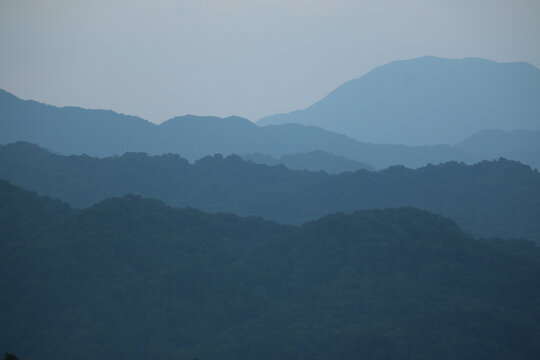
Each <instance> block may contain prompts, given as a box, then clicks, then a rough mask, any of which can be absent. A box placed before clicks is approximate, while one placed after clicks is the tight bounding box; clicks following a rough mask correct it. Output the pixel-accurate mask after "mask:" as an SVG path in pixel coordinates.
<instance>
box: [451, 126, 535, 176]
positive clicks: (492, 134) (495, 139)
mask: <svg viewBox="0 0 540 360" xmlns="http://www.w3.org/2000/svg"><path fill="white" fill-rule="evenodd" d="M455 147H456V148H458V149H461V150H464V151H467V152H468V153H470V154H475V155H476V156H477V157H480V158H482V159H487V160H491V159H498V158H499V157H505V158H508V159H519V160H520V161H521V162H523V163H526V164H528V165H531V166H532V167H534V168H536V169H540V131H528V130H512V131H502V130H484V131H481V132H479V133H477V134H474V135H473V136H471V137H468V138H467V139H465V140H463V141H460V142H459V143H457V144H456V145H455Z"/></svg>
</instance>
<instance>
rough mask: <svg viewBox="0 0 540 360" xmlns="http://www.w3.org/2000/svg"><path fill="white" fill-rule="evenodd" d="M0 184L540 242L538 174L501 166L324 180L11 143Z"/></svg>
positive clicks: (209, 160) (236, 163)
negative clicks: (432, 217)
mask: <svg viewBox="0 0 540 360" xmlns="http://www.w3.org/2000/svg"><path fill="white" fill-rule="evenodd" d="M0 178H4V179H7V180H9V181H11V182H13V183H14V184H17V185H20V186H23V187H24V188H27V189H30V190H33V191H37V192H38V193H39V194H42V195H49V196H51V197H53V198H58V199H61V200H63V201H66V202H68V203H69V204H71V205H73V206H77V207H85V206H89V205H92V204H95V203H97V202H99V201H101V200H103V199H105V198H107V197H110V196H122V195H125V194H129V193H133V194H140V195H142V196H145V197H151V198H156V199H160V200H163V201H165V202H166V203H167V204H170V205H174V206H181V207H184V206H192V207H195V208H199V209H202V210H208V211H223V212H228V213H234V214H238V215H257V216H262V217H264V218H266V219H269V220H275V221H278V222H283V223H293V224H300V223H302V222H305V221H308V220H313V219H316V218H319V217H321V216H324V215H327V214H329V213H333V212H338V211H344V212H353V211H356V210H360V209H366V208H386V207H399V206H413V207H418V208H421V209H425V210H429V211H433V212H436V213H440V214H442V215H444V216H447V217H450V218H451V219H453V220H454V221H456V222H457V223H458V224H459V225H460V226H462V228H463V229H464V230H465V231H467V232H471V233H472V234H473V235H475V236H500V237H505V238H511V237H523V238H526V239H529V240H535V241H540V221H539V219H540V174H538V172H537V171H535V170H531V168H529V167H528V166H525V165H522V164H520V163H518V162H515V161H507V160H504V159H500V160H498V161H483V162H480V163H478V164H476V165H472V166H469V165H465V164H462V163H456V162H450V163H446V164H442V165H437V166H433V165H430V166H426V167H424V168H420V169H417V170H411V169H407V168H404V167H399V166H395V167H390V168H388V169H386V170H383V171H379V172H370V171H365V170H360V171H357V172H355V173H342V174H339V175H328V174H325V173H313V172H308V171H291V170H289V169H287V168H285V167H284V166H275V167H271V166H264V165H258V164H252V163H249V162H246V161H243V160H242V159H240V158H239V157H236V156H230V157H227V158H223V157H222V156H220V155H216V156H213V157H206V158H203V159H201V160H199V161H197V162H196V163H195V164H190V163H189V162H188V161H187V160H184V159H182V158H181V157H179V156H177V155H170V154H169V155H163V156H148V155H146V154H142V153H128V154H125V155H123V156H120V157H110V158H104V159H99V158H92V157H88V156H59V155H54V154H51V153H49V152H47V151H45V150H43V149H41V148H39V147H37V146H35V145H30V144H26V143H17V144H12V145H7V146H0Z"/></svg>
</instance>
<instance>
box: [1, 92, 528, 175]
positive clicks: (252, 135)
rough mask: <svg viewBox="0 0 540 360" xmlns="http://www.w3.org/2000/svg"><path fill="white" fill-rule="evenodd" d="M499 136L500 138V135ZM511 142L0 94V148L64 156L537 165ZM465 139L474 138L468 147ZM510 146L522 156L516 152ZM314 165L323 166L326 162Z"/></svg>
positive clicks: (383, 165) (517, 141) (381, 165)
mask: <svg viewBox="0 0 540 360" xmlns="http://www.w3.org/2000/svg"><path fill="white" fill-rule="evenodd" d="M497 136H498V137H499V138H500V137H501V136H503V137H504V136H505V135H504V133H498V135H497ZM511 136H512V138H513V139H514V140H512V141H507V142H499V144H505V145H503V146H499V147H496V148H493V146H492V145H491V143H493V140H489V139H487V138H489V136H487V137H486V136H483V137H481V138H478V142H477V144H475V145H463V146H450V145H444V144H443V145H434V146H417V147H415V146H404V145H393V144H387V145H374V144H368V143H362V142H359V141H357V140H354V139H352V138H351V137H348V136H346V135H341V134H338V133H333V132H329V131H326V130H323V129H320V128H317V127H314V126H304V125H299V124H284V125H275V126H274V125H272V126H265V127H260V126H258V125H257V124H254V123H252V122H250V121H249V120H247V119H243V118H239V117H229V118H224V119H222V118H218V117H211V116H206V117H200V116H192V115H187V116H181V117H176V118H174V119H171V120H168V121H166V122H164V123H162V124H160V125H155V124H153V123H150V122H148V121H146V120H143V119H141V118H138V117H134V116H127V115H122V114H118V113H115V112H112V111H105V110H87V109H82V108H76V107H64V108H58V107H54V106H50V105H45V104H41V103H38V102H35V101H29V100H21V99H19V98H17V97H15V96H14V95H12V94H10V93H8V92H5V91H2V90H0V143H3V144H7V143H11V142H16V141H27V142H31V143H35V144H38V145H40V146H43V147H45V148H47V149H50V150H52V151H55V152H58V153H61V154H65V155H70V154H88V155H91V156H100V157H105V156H112V155H122V154H124V153H126V152H146V153H148V154H166V153H176V154H179V155H181V156H182V157H184V158H186V159H188V160H189V161H195V160H197V159H199V158H202V157H204V156H207V155H213V154H216V153H221V154H224V155H228V154H253V153H259V154H263V155H268V156H271V157H276V158H279V157H281V156H289V155H290V156H292V155H299V154H305V153H312V154H311V155H310V156H311V157H312V158H313V156H314V155H316V153H314V152H317V151H323V152H325V153H328V154H331V155H336V156H341V157H345V158H347V159H349V160H352V161H354V162H358V163H362V164H364V165H367V166H371V167H374V168H376V169H384V168H386V167H388V166H392V165H404V166H406V167H409V168H418V167H421V166H425V165H427V164H429V163H432V164H439V163H443V162H447V161H464V162H466V163H474V162H476V161H480V160H482V159H484V158H485V157H484V156H483V155H485V154H488V155H490V156H489V157H487V158H485V159H489V160H492V159H497V158H499V157H506V158H508V159H512V160H519V161H522V162H524V163H526V164H529V165H532V166H535V167H538V161H537V159H538V157H537V156H535V154H536V149H537V146H536V142H533V143H532V145H531V146H530V147H529V148H523V146H522V144H523V143H524V142H523V141H521V140H520V137H521V136H523V137H525V138H530V137H531V136H530V135H528V134H527V132H525V131H523V132H521V133H514V134H513V135H511ZM471 141H474V140H470V141H469V143H470V142H471ZM496 141H497V140H496ZM484 142H487V145H486V146H487V147H488V149H484ZM497 142H498V141H497ZM529 142H530V141H529ZM516 145H517V146H518V147H520V150H518V151H516V150H515V146H516ZM319 155H321V154H319ZM304 157H305V156H304ZM297 158H298V157H297ZM306 161H307V159H306ZM315 162H318V163H324V162H325V160H324V159H318V160H317V161H315ZM293 168H304V169H311V170H325V171H327V172H333V171H334V170H332V169H331V167H328V168H324V167H321V168H319V169H318V168H317V167H315V168H314V167H313V166H312V165H309V164H307V163H306V164H296V165H295V166H294V167H293Z"/></svg>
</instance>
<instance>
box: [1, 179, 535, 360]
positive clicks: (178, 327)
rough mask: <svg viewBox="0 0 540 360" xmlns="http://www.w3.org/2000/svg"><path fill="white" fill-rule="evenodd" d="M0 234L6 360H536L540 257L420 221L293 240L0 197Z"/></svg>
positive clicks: (148, 208)
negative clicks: (9, 357)
mask: <svg viewBox="0 0 540 360" xmlns="http://www.w3.org/2000/svg"><path fill="white" fill-rule="evenodd" d="M44 215H45V217H44ZM0 227H1V229H2V237H1V238H0V239H1V240H0V272H1V274H2V276H1V277H0V287H1V289H2V296H1V297H0V301H1V306H0V323H1V324H2V326H1V327H0V348H2V349H6V351H9V352H12V353H15V354H17V355H18V356H20V358H21V359H28V360H38V359H39V360H48V359H51V360H52V359H80V360H86V359H96V358H107V359H115V358H117V359H129V358H137V359H141V358H165V359H194V358H197V359H202V360H204V359H262V360H264V359H284V358H285V359H306V358H307V359H359V358H360V359H364V358H366V359H395V358H399V359H458V358H459V359H474V360H480V359H486V360H487V359H489V360H493V359H509V358H512V359H534V358H538V357H540V345H539V344H540V320H539V319H540V303H539V299H540V252H539V250H538V248H537V247H536V246H535V245H533V244H532V243H530V242H525V241H520V240H513V241H511V240H498V239H492V240H475V239H473V238H471V237H469V236H467V235H465V234H464V233H463V232H462V231H461V230H460V229H459V228H458V226H457V225H456V224H455V223H454V222H452V221H450V220H448V219H446V218H443V217H441V216H439V215H434V214H431V213H428V212H425V211H421V210H416V209H412V208H402V209H395V210H389V209H388V210H369V211H360V212H356V213H354V214H351V215H344V214H334V215H330V216H327V217H325V218H322V219H320V220H317V221H314V222H310V223H307V224H305V225H303V226H301V227H295V226H284V225H277V224H275V223H271V222H267V221H264V220H262V219H257V218H239V217H236V216H232V215H226V214H206V213H203V212H200V211H198V210H194V209H173V208H170V207H167V206H165V205H164V204H163V203H162V202H160V201H156V200H145V199H141V198H139V197H136V196H131V195H130V196H126V197H123V198H114V199H108V200H105V201H103V202H101V203H99V204H97V205H95V206H92V207H90V208H86V209H82V210H72V209H69V207H67V206H66V205H64V204H62V203H60V202H58V201H54V200H51V199H48V198H38V196H37V195H35V194H33V193H29V192H27V191H24V190H22V189H20V188H18V187H15V186H13V185H10V184H9V183H7V182H5V181H0Z"/></svg>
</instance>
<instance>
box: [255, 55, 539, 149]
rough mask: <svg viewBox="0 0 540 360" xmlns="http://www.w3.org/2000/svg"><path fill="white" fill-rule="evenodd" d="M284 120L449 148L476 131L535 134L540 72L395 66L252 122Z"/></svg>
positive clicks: (495, 66) (492, 65)
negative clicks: (294, 108) (311, 101)
mask: <svg viewBox="0 0 540 360" xmlns="http://www.w3.org/2000/svg"><path fill="white" fill-rule="evenodd" d="M284 123H298V124H304V125H314V126H318V127H321V128H323V129H327V130H330V131H335V132H338V133H342V134H348V135H349V136H352V137H354V138H356V139H358V140H360V141H364V142H370V143H390V144H407V145H423V144H428V145H434V144H454V143H456V142H458V141H461V140H462V139H464V138H466V137H468V136H470V135H471V134H474V133H476V132H478V131H481V130H484V129H501V130H513V129H528V130H540V70H539V69H537V68H535V67H534V66H532V65H530V64H527V63H524V62H516V63H497V62H494V61H489V60H484V59H476V58H466V59H443V58H437V57H432V56H428V57H422V58H418V59H412V60H404V61H395V62H391V63H389V64H387V65H384V66H380V67H378V68H376V69H375V70H373V71H371V72H369V73H367V74H366V75H364V76H362V77H360V78H358V79H355V80H351V81H349V82H347V83H345V84H343V85H342V86H340V87H338V88H337V89H335V90H334V91H332V92H331V93H330V94H329V95H328V96H326V97H324V98H323V99H322V100H320V101H318V102H317V103H315V104H314V105H312V106H310V107H308V108H307V109H304V110H298V111H294V112H291V113H288V114H279V115H274V116H270V117H266V118H263V119H261V120H259V121H258V124H259V125H270V124H272V125H275V124H284Z"/></svg>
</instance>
